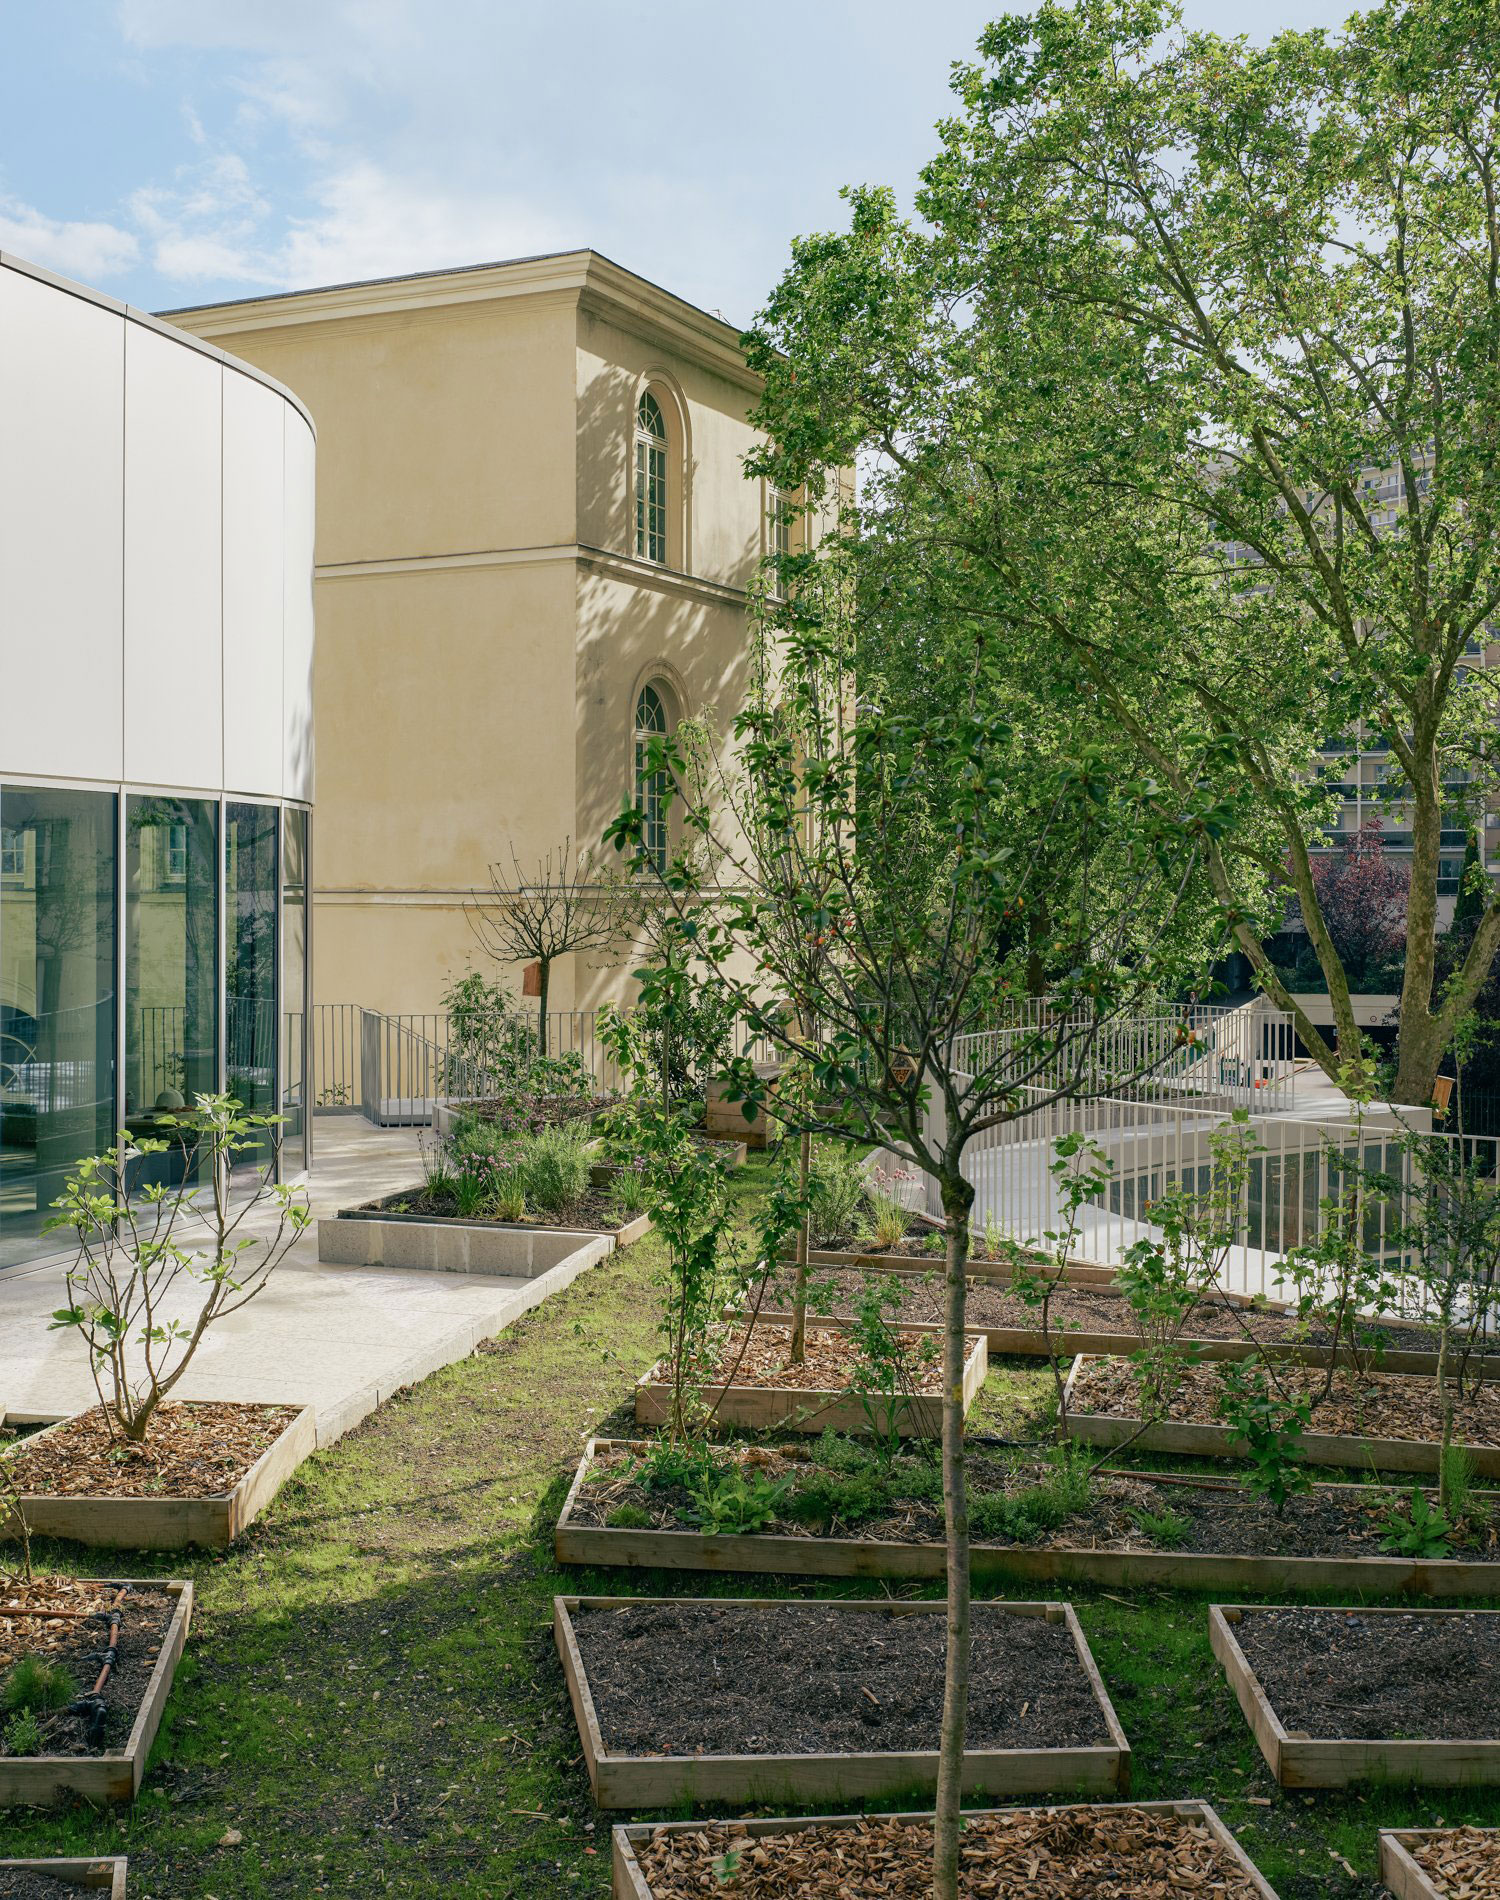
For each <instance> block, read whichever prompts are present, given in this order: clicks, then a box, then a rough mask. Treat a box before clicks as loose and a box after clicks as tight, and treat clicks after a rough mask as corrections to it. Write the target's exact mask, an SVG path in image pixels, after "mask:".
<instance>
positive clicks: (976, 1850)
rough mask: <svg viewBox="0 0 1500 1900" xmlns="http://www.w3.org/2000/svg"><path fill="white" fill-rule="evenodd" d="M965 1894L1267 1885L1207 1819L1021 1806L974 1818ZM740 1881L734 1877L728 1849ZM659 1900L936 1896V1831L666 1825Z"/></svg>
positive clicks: (883, 1825)
mask: <svg viewBox="0 0 1500 1900" xmlns="http://www.w3.org/2000/svg"><path fill="white" fill-rule="evenodd" d="M959 1852H960V1880H959V1891H960V1893H961V1894H962V1895H963V1896H964V1900H1017V1896H1019V1895H1022V1894H1024V1895H1025V1896H1026V1900H1083V1896H1085V1895H1087V1897H1088V1900H1199V1897H1201V1900H1254V1896H1255V1888H1254V1886H1253V1885H1252V1884H1251V1882H1250V1880H1249V1879H1248V1877H1247V1876H1246V1875H1245V1874H1244V1872H1243V1871H1242V1870H1241V1869H1240V1868H1239V1867H1238V1866H1237V1865H1236V1864H1235V1863H1234V1861H1233V1860H1231V1859H1230V1857H1229V1855H1228V1853H1227V1852H1226V1851H1225V1849H1224V1848H1223V1847H1222V1846H1221V1845H1220V1843H1219V1842H1218V1841H1216V1840H1215V1839H1214V1837H1213V1835H1212V1834H1210V1833H1209V1831H1208V1829H1207V1828H1206V1827H1205V1826H1204V1825H1203V1823H1202V1822H1200V1821H1197V1820H1194V1819H1192V1818H1191V1817H1189V1816H1187V1815H1178V1814H1144V1813H1142V1812H1141V1810H1140V1809H1139V1808H1130V1807H1117V1808H1073V1809H1067V1808H1063V1809H1060V1810H1058V1811H1056V1812H1054V1813H1052V1814H1048V1813H1046V1812H1045V1811H1043V1810H1039V1809H1030V1810H1028V1809H1024V1808H1023V1809H1020V1810H1017V1811H1015V1812H1013V1813H1010V1814H1006V1815H1003V1816H993V1817H992V1816H988V1815H985V1816H970V1817H969V1820H968V1824H967V1826H966V1827H965V1828H964V1831H963V1834H962V1836H961V1838H960V1848H959ZM728 1855H733V1856H734V1857H735V1858H734V1859H733V1860H732V1861H730V1862H729V1863H728V1869H729V1870H732V1871H733V1875H734V1880H733V1885H732V1886H731V1887H729V1888H728V1889H726V1888H725V1886H724V1883H723V1875H724V1873H725V1871H727V1870H726V1866H725V1859H726V1856H728ZM636 1858H637V1860H638V1861H639V1862H640V1865H641V1869H642V1872H643V1873H644V1874H645V1876H646V1885H647V1887H648V1888H649V1890H650V1893H651V1900H722V1896H723V1895H724V1894H725V1892H726V1891H728V1892H732V1893H733V1894H734V1896H735V1900H801V1897H802V1896H803V1895H810V1894H827V1895H829V1896H833V1895H835V1894H836V1895H838V1897H839V1900H927V1896H928V1895H929V1894H930V1893H931V1892H932V1829H931V1827H930V1825H929V1824H928V1823H926V1822H923V1821H865V1822H860V1823H856V1824H854V1825H851V1826H848V1827H828V1828H806V1829H802V1830H800V1831H798V1832H796V1833H786V1834H759V1835H747V1834H745V1833H744V1832H743V1831H742V1830H740V1829H739V1828H737V1827H736V1826H735V1824H734V1823H733V1822H732V1821H712V1822H707V1823H705V1824H704V1825H703V1826H702V1827H700V1828H694V1829H693V1830H692V1831H691V1832H683V1833H678V1834H673V1833H668V1832H666V1831H665V1830H663V1831H662V1832H660V1833H657V1834H655V1835H653V1836H652V1838H651V1839H650V1840H649V1841H644V1842H642V1843H640V1844H639V1845H638V1846H637V1848H636Z"/></svg>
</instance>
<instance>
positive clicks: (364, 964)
mask: <svg viewBox="0 0 1500 1900" xmlns="http://www.w3.org/2000/svg"><path fill="white" fill-rule="evenodd" d="M171 320H172V321H173V322H174V323H177V324H180V325H181V326H182V327H183V328H185V329H187V330H190V331H192V332H193V333H194V334H195V335H197V336H199V337H202V338H205V339H208V340H210V341H211V342H213V343H214V344H216V345H218V346H220V347H221V348H223V349H225V350H227V351H229V352H231V353H232V354H233V355H235V356H236V357H240V358H243V359H245V360H246V361H247V362H249V363H252V364H254V365H256V366H257V367H258V368H259V369H261V370H262V371H264V372H266V373H267V374H268V375H270V376H273V377H275V378H276V379H277V380H278V381H280V382H283V383H285V384H286V385H287V386H288V387H289V388H291V389H292V390H294V391H295V392H296V393H297V395H298V396H299V397H300V398H301V400H302V401H303V402H304V403H305V404H306V405H307V408H308V410H309V411H310V413H311V414H312V416H313V418H314V420H315V422H316V423H317V426H318V430H319V440H320V453H319V457H318V496H317V499H318V541H317V566H316V575H317V579H316V608H317V621H318V653H317V670H316V680H315V695H314V696H315V702H316V707H317V720H318V742H319V757H318V798H319V834H318V855H317V860H316V864H315V868H314V904H315V911H316V919H317V945H318V949H317V961H316V969H315V997H316V1000H318V1001H319V1002H327V1003H341V1002H357V1003H360V1004H363V1005H365V1006H366V1007H368V1008H370V1009H375V1010H383V1011H391V1012H401V1011H414V1010H430V1009H436V1008H437V1007H438V1006H439V1003H440V999H441V996H442V994H443V991H444V988H445V986H446V985H447V983H448V982H449V980H450V979H451V978H452V977H453V976H454V975H456V974H459V973H461V972H462V971H463V969H464V967H465V965H466V964H467V963H469V962H470V961H471V960H473V961H474V962H475V963H476V964H478V965H482V964H483V958H482V956H481V954H480V953H479V951H478V947H477V944H476V941H475V938H474V935H473V932H472V930H471V928H470V925H469V922H468V920H467V918H466V916H465V912H464V905H465V901H466V899H467V898H468V896H469V893H470V891H471V890H472V889H473V888H474V887H476V886H483V885H484V884H485V882H486V867H487V866H488V865H489V864H490V863H491V862H492V861H497V860H498V861H499V862H501V863H502V864H503V865H505V866H506V867H507V868H509V865H510V854H511V851H512V849H513V848H514V850H515V851H516V853H517V854H518V856H519V858H520V861H521V863H522V865H523V866H524V867H527V868H528V869H529V868H530V867H531V866H532V865H534V864H535V862H536V861H537V859H539V858H541V857H542V856H544V855H545V854H546V853H547V852H548V851H549V850H552V851H554V852H555V851H556V849H557V848H558V847H559V845H560V844H561V842H562V841H563V839H565V838H569V839H571V840H572V841H573V843H574V846H575V847H577V846H578V845H584V846H594V847H597V845H598V842H599V840H600V837H601V834H602V832H603V830H604V827H605V825H606V824H607V823H608V821H609V820H610V818H611V817H612V816H613V815H614V814H615V813H616V812H617V811H618V810H619V809H620V807H621V804H622V803H623V802H624V801H625V800H626V799H628V798H630V797H632V796H635V797H636V798H637V799H638V800H639V801H641V802H642V803H643V804H644V805H645V806H646V809H647V821H648V822H647V831H648V836H649V837H650V838H651V839H652V841H653V842H654V844H655V846H656V848H658V849H665V848H666V842H667V841H666V832H665V827H664V825H663V824H662V823H661V822H660V814H659V802H660V801H659V788H656V787H653V786H652V785H651V784H650V783H649V782H643V779H642V774H641V772H640V766H639V762H640V756H641V747H642V744H643V738H644V735H647V734H649V733H650V732H652V731H656V730H662V729H664V728H665V729H670V728H671V727H673V726H674V725H675V724H676V723H677V722H678V721H679V720H681V719H683V718H684V717H686V716H688V715H692V716H694V717H702V716H704V715H705V714H707V715H711V716H712V718H713V719H714V720H715V721H716V723H717V726H718V728H719V730H720V731H721V733H725V734H727V733H728V731H729V728H730V726H731V725H732V723H733V719H734V715H735V713H736V711H737V709H738V707H739V705H740V704H741V702H742V699H743V695H744V691H745V686H746V679H747V669H748V665H749V641H748V638H747V633H748V619H747V612H748V607H749V603H750V596H751V588H752V583H753V581H754V578H755V575H756V570H757V567H758V564H759V562H760V560H761V558H762V555H763V553H764V551H765V549H766V546H767V540H768V536H770V537H774V536H776V535H777V533H778V532H781V531H784V526H783V524H784V516H783V515H782V513H781V511H780V510H779V509H778V508H777V507H776V505H775V498H774V497H773V496H770V495H768V494H767V493H766V491H765V489H764V486H763V485H762V484H761V483H760V482H758V481H750V480H747V479H746V477H745V473H744V468H743V462H744V457H745V454H746V451H747V450H749V449H750V447H751V446H752V444H753V442H754V441H755V439H756V438H755V432H754V430H753V429H752V427H751V424H750V422H749V420H748V416H749V412H750V410H751V408H752V407H753V405H754V403H755V401H756V399H757V396H758V394H759V387H760V385H759V381H758V379H757V378H756V377H755V376H754V375H753V374H752V373H751V371H750V370H749V369H748V368H747V366H746V364H745V361H744V357H743V354H742V352H741V349H740V345H739V340H738V334H737V332H736V330H735V329H734V327H733V326H732V325H730V324H728V323H726V322H724V321H723V320H722V319H721V318H719V317H717V316H712V315H710V314H708V313H706V312H705V311H702V310H699V309H697V308H695V307H694V306H693V305H691V304H689V303H686V302H684V301H683V300H682V299H681V298H679V297H675V296H672V295H671V294H670V293H668V292H667V291H664V290H661V289H659V288H658V287H657V286H656V285H654V284H651V283H648V282H646V281H645V279H643V278H641V277H638V276H635V275H634V274H633V273H631V272H630V271H628V270H624V269H622V268H621V267H620V266H619V265H617V264H614V263H612V262H610V260H609V259H607V258H605V257H602V256H600V255H599V254H598V253H596V252H593V251H588V250H583V251H573V252H567V253H563V254H560V255H553V256H545V257H533V258H524V259H518V260H515V261H513V262H508V263H498V264H487V265H480V266H476V267H473V268H468V269H459V270H447V271H438V272H430V273H426V274H422V275H415V276H410V277H399V278H392V279H385V280H381V281H378V282H373V283H360V284H347V285H340V286H335V287H332V288H328V289H321V290H308V291H300V292H296V293H294V294H290V295H285V296H270V297H260V298H254V299H250V300H247V301H243V302H236V303H229V304H219V305H213V306H208V307H203V308H196V309H189V310H181V311H176V312H173V313H171ZM569 961H576V962H577V963H578V964H580V965H581V966H582V967H577V968H572V969H569V968H567V967H565V966H564V967H560V968H559V969H558V971H557V972H556V974H555V976H554V982H553V992H552V999H551V1001H552V1006H553V1007H554V1008H570V1007H577V1008H582V1007H588V1006H591V1005H593V1004H595V1003H597V1002H599V1001H601V1000H604V999H605V998H606V997H609V996H619V995H622V994H625V993H627V991H628V979H627V976H626V970H627V969H628V961H626V962H621V961H620V960H618V959H617V960H616V963H615V964H614V966H613V967H596V966H595V964H594V963H593V962H587V963H586V962H585V961H584V959H583V958H582V957H580V958H578V959H570V960H569ZM512 974H513V975H514V973H512Z"/></svg>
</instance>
